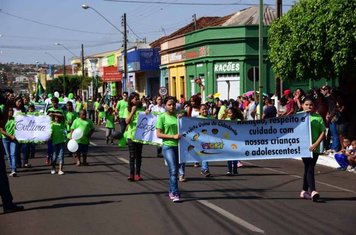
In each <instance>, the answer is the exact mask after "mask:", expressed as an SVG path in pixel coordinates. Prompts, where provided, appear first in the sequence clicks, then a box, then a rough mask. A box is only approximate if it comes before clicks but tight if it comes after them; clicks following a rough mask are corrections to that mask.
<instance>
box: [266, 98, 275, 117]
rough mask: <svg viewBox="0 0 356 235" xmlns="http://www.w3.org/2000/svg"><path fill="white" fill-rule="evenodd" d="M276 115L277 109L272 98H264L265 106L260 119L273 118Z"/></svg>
mask: <svg viewBox="0 0 356 235" xmlns="http://www.w3.org/2000/svg"><path fill="white" fill-rule="evenodd" d="M276 116H277V109H276V107H275V106H274V105H273V103H272V99H271V98H269V97H267V98H266V99H265V108H264V111H263V115H262V119H266V118H274V117H276Z"/></svg>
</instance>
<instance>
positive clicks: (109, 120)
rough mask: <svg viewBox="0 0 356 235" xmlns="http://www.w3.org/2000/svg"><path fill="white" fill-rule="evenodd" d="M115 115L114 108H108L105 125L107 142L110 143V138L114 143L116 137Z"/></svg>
mask: <svg viewBox="0 0 356 235" xmlns="http://www.w3.org/2000/svg"><path fill="white" fill-rule="evenodd" d="M114 119H115V116H114V109H113V108H111V107H110V108H108V110H107V111H106V113H105V120H106V123H105V127H106V144H108V143H109V139H110V141H111V144H114V138H113V133H114V131H115V121H114Z"/></svg>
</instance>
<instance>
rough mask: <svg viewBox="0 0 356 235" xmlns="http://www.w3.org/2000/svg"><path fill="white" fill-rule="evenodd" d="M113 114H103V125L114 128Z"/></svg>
mask: <svg viewBox="0 0 356 235" xmlns="http://www.w3.org/2000/svg"><path fill="white" fill-rule="evenodd" d="M114 118H115V117H114V115H112V114H108V113H106V114H105V120H106V124H105V127H106V128H109V129H115V123H114Z"/></svg>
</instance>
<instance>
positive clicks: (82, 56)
mask: <svg viewBox="0 0 356 235" xmlns="http://www.w3.org/2000/svg"><path fill="white" fill-rule="evenodd" d="M81 61H82V98H84V89H83V87H84V85H83V83H84V78H85V74H84V72H85V70H84V45H83V44H82V54H81Z"/></svg>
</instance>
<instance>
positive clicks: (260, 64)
mask: <svg viewBox="0 0 356 235" xmlns="http://www.w3.org/2000/svg"><path fill="white" fill-rule="evenodd" d="M263 19H264V6H263V0H260V6H259V27H258V40H259V43H258V48H259V54H258V67H259V70H258V73H259V74H258V88H259V91H260V92H259V93H260V94H259V97H258V103H259V112H260V119H262V114H263V103H262V96H263V83H262V81H263V79H264V67H263V66H264V65H263V29H264V27H263V26H264V25H263Z"/></svg>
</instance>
